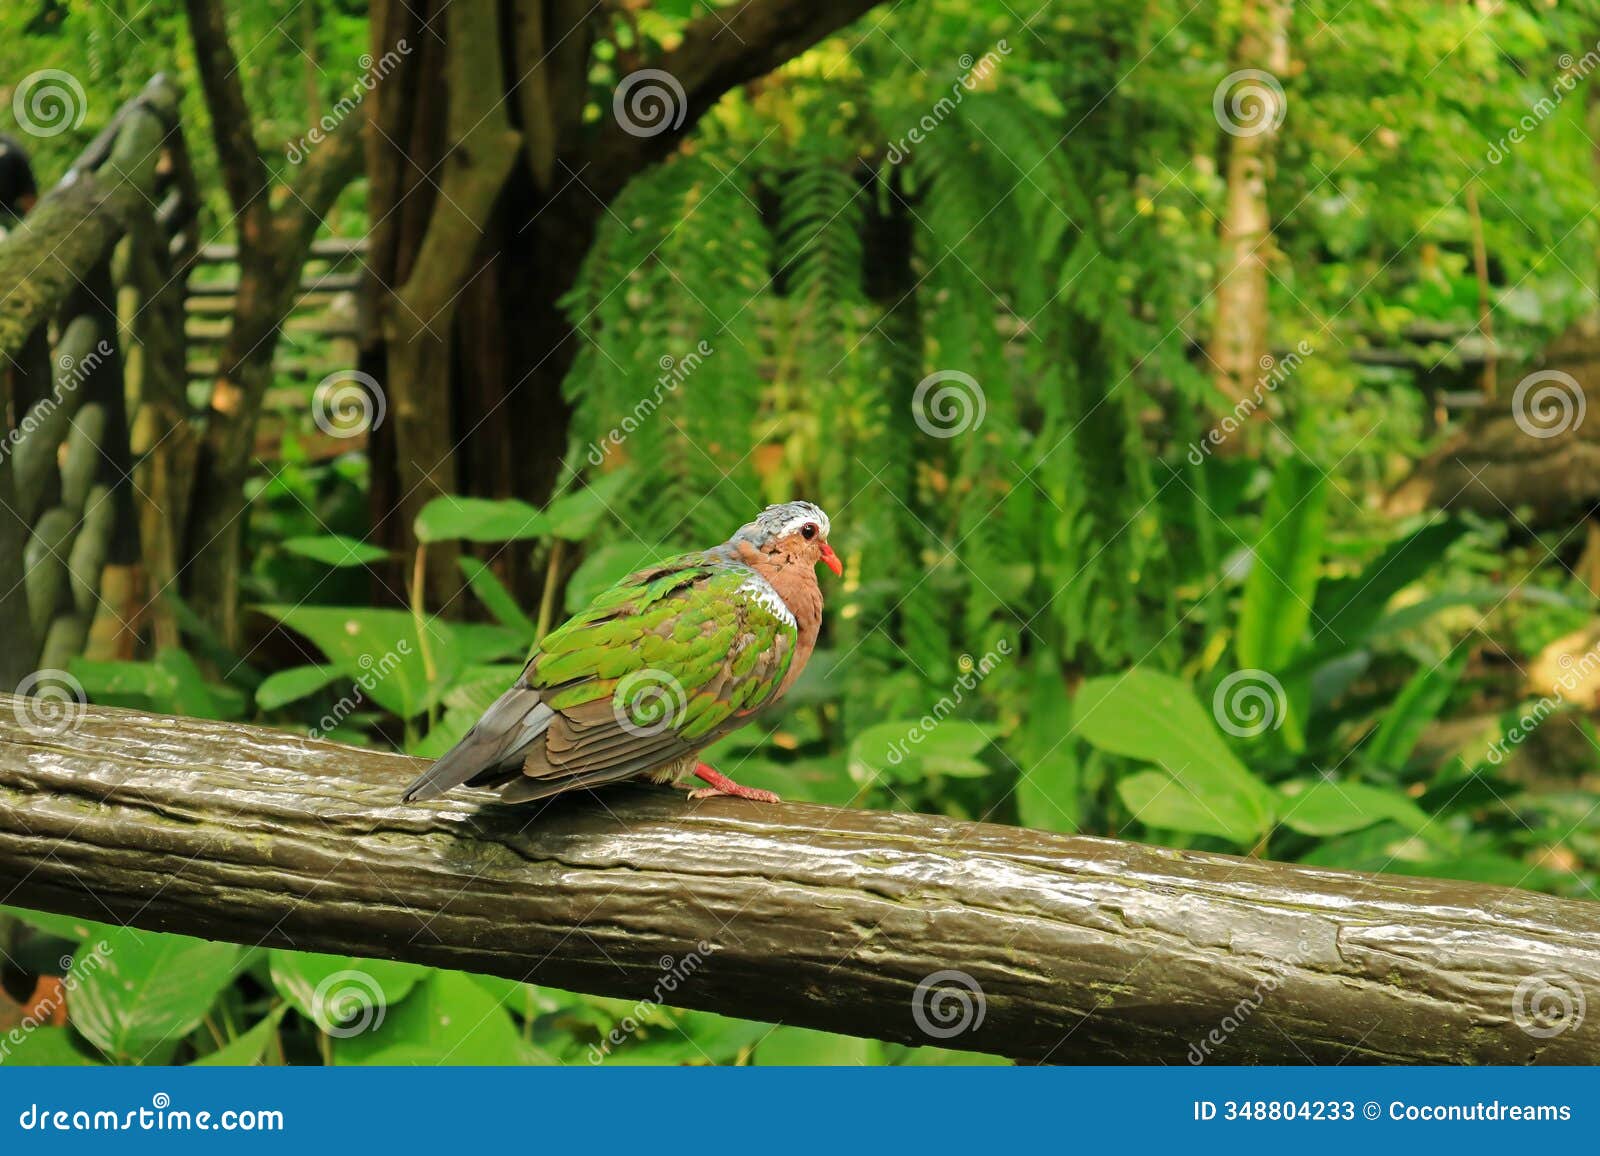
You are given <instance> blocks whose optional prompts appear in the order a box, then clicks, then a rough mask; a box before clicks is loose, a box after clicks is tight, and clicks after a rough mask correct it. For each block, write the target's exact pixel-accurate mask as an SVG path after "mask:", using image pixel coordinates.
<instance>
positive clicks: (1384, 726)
mask: <svg viewBox="0 0 1600 1156" xmlns="http://www.w3.org/2000/svg"><path fill="white" fill-rule="evenodd" d="M1471 656H1472V648H1471V647H1470V646H1467V645H1465V644H1464V643H1461V644H1457V646H1456V648H1455V650H1454V651H1452V652H1451V654H1450V655H1449V657H1447V658H1446V659H1445V660H1444V661H1443V662H1441V663H1439V664H1438V665H1436V666H1431V667H1424V668H1423V669H1421V670H1419V671H1417V673H1416V674H1414V675H1412V676H1411V680H1410V681H1409V682H1407V683H1406V685H1405V686H1404V687H1403V688H1402V689H1401V691H1400V693H1399V695H1397V696H1396V698H1395V700H1394V705H1393V706H1391V707H1390V708H1389V710H1388V713H1386V714H1385V715H1384V716H1383V721H1382V722H1381V723H1379V724H1378V732H1377V734H1375V735H1373V736H1372V741H1371V742H1369V743H1368V744H1367V746H1366V749H1365V750H1364V751H1363V754H1365V755H1366V757H1367V759H1368V760H1369V761H1370V762H1371V763H1372V764H1373V765H1374V766H1378V767H1384V768H1386V769H1388V770H1391V771H1398V770H1400V769H1401V768H1403V767H1404V766H1405V763H1406V760H1407V759H1408V758H1410V757H1411V751H1412V749H1413V748H1414V747H1416V745H1417V740H1418V739H1420V738H1421V737H1422V732H1423V730H1424V729H1425V728H1426V727H1427V725H1428V724H1429V723H1431V722H1432V721H1433V720H1434V719H1435V718H1437V717H1438V715H1439V712H1440V711H1441V710H1443V709H1444V704H1445V702H1446V701H1447V700H1448V699H1449V698H1450V692H1451V691H1452V690H1454V689H1455V685H1456V683H1457V682H1458V681H1460V679H1461V672H1462V671H1463V670H1465V669H1466V666H1467V659H1468V658H1470V657H1471Z"/></svg>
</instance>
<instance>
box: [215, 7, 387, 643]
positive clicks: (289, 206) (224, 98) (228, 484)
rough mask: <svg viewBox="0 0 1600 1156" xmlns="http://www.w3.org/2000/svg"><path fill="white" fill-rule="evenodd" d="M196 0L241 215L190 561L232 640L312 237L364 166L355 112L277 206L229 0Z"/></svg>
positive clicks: (218, 626) (227, 181)
mask: <svg viewBox="0 0 1600 1156" xmlns="http://www.w3.org/2000/svg"><path fill="white" fill-rule="evenodd" d="M186 6H187V8H188V14H189V31H190V35H191V37H192V38H193V40H194V48H195V65H196V68H197V69H198V71H199V73H200V81H201V86H202V87H203V88H204V90H205V96H206V106H207V109H208V110H209V112H210V114H211V130H212V139H213V142H214V143H215V145H216V149H217V157H218V162H219V169H220V172H221V176H222V183H223V185H224V186H225V187H226V188H227V190H228V198H229V200H230V201H231V202H232V203H233V208H234V212H235V216H236V219H237V221H238V230H239V286H238V289H237V293H236V305H235V308H234V313H233V318H232V325H231V327H230V329H229V332H228V337H227V340H226V341H225V342H224V343H223V346H222V349H221V351H220V352H219V354H218V357H217V379H216V381H215V383H214V384H213V385H212V388H211V410H210V414H209V419H208V421H207V424H206V432H205V437H204V440H203V442H202V446H201V458H200V470H199V474H198V478H197V482H196V489H195V500H194V506H193V515H192V518H191V523H190V526H189V529H188V534H187V541H186V545H185V554H186V561H185V565H184V571H185V573H187V575H188V579H189V584H188V590H187V593H188V594H189V595H190V599H191V601H192V602H193V604H194V608H195V611H196V612H197V613H198V614H199V615H200V616H201V617H202V618H203V619H204V620H205V621H206V622H208V623H209V624H210V625H211V626H212V627H213V629H215V630H216V632H217V634H218V636H219V637H220V638H221V639H222V641H223V642H224V644H226V645H229V646H232V645H234V644H236V642H237V640H238V637H239V628H240V623H239V575H240V567H241V563H242V560H243V540H244V519H245V501H244V484H245V480H246V479H247V477H248V476H249V472H250V468H251V465H252V451H253V450H254V447H255V432H256V422H257V420H258V419H259V418H260V416H261V403H262V400H263V399H264V398H265V396H266V392H267V387H268V386H270V385H271V384H272V359H273V355H274V354H275V353H276V351H277V346H278V337H279V331H280V329H281V327H282V325H283V321H284V318H285V317H287V316H288V313H289V310H290V308H291V307H292V306H293V304H294V300H295V297H296V293H297V289H298V287H299V281H300V270H301V268H302V266H304V264H305V259H306V254H307V253H308V252H309V250H310V248H311V241H312V238H313V237H315V236H316V232H317V229H318V227H319V226H320V225H321V223H322V218H323V217H324V216H325V215H326V214H327V212H328V210H329V209H330V208H331V207H332V205H333V202H334V199H335V198H336V197H337V196H338V195H339V193H340V192H341V191H342V190H343V188H344V187H345V185H347V184H349V182H350V181H351V180H353V179H354V178H355V177H356V175H357V174H358V173H359V171H360V163H361V144H360V139H359V133H360V130H361V124H362V118H361V117H359V116H348V117H345V118H344V119H343V120H341V121H339V122H338V123H337V124H336V125H335V126H334V128H333V129H332V130H331V131H329V132H328V133H327V135H326V136H324V137H323V139H322V140H321V141H320V142H318V143H317V144H316V145H315V146H314V147H312V148H311V149H310V150H309V151H308V153H307V155H306V157H305V159H304V160H303V161H302V162H301V163H300V167H299V169H298V171H297V172H296V173H295V175H294V177H293V179H292V180H291V181H290V182H289V188H288V193H289V195H288V196H286V197H285V198H284V199H283V202H282V204H281V205H280V206H279V207H278V208H277V209H273V208H272V206H271V204H270V193H271V189H270V187H269V185H268V182H267V171H266V166H265V165H264V164H263V162H262V160H261V154H260V153H259V151H258V150H257V148H256V141H255V133H254V129H253V128H252V121H251V113H250V108H249V106H248V105H247V104H246V103H245V99H244V90H243V87H242V86H241V84H240V81H239V65H238V61H237V59H236V58H235V57H234V54H233V48H232V46H231V45H230V44H229V43H228V34H227V22H226V20H225V19H224V16H223V12H222V7H221V5H220V4H219V3H218V0H187V4H186Z"/></svg>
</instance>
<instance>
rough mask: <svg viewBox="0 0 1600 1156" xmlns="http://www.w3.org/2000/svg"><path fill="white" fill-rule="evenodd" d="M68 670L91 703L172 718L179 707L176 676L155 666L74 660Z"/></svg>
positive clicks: (150, 663) (136, 663)
mask: <svg viewBox="0 0 1600 1156" xmlns="http://www.w3.org/2000/svg"><path fill="white" fill-rule="evenodd" d="M67 670H68V672H69V673H70V674H71V675H72V677H73V678H75V679H77V680H78V684H79V685H80V686H82V687H83V692H84V694H86V695H88V696H89V700H90V701H91V702H97V703H104V704H105V705H107V706H123V707H133V708H142V709H145V710H156V711H160V712H162V713H164V714H171V713H172V712H173V709H174V707H175V705H176V699H177V691H178V680H177V678H176V676H174V675H173V673H172V672H171V671H170V670H167V669H166V668H165V667H162V666H158V665H157V664H156V663H154V662H125V661H120V660H105V661H101V660H93V659H87V658H74V659H72V660H71V661H70V662H68V663H67Z"/></svg>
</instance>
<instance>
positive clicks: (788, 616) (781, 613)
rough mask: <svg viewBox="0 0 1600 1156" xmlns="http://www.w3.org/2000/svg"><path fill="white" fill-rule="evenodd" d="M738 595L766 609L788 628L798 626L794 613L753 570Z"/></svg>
mask: <svg viewBox="0 0 1600 1156" xmlns="http://www.w3.org/2000/svg"><path fill="white" fill-rule="evenodd" d="M739 593H740V594H745V595H748V596H749V597H750V599H751V601H753V602H755V603H757V604H758V605H761V606H764V607H766V609H767V610H768V611H770V612H771V614H772V616H773V617H774V618H776V619H777V620H778V621H779V622H786V623H788V624H789V625H790V626H796V625H798V623H796V622H795V618H794V612H793V611H791V610H790V609H789V607H788V605H787V604H786V603H785V602H784V601H783V599H782V598H780V597H779V596H778V592H777V591H776V590H774V589H773V588H772V583H771V582H768V581H767V580H766V579H765V578H763V577H762V576H761V575H760V574H757V573H756V572H755V571H754V570H752V571H750V577H748V578H746V579H745V580H744V583H743V584H742V585H741V586H740V587H739Z"/></svg>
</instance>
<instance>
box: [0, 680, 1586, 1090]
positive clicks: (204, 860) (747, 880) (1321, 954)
mask: <svg viewBox="0 0 1600 1156" xmlns="http://www.w3.org/2000/svg"><path fill="white" fill-rule="evenodd" d="M68 705H69V708H70V709H69V711H68V713H67V714H66V715H65V716H64V715H62V714H61V713H59V712H54V713H53V712H50V711H47V710H46V709H45V708H44V707H43V706H42V705H41V704H40V703H38V702H36V701H35V700H31V699H18V698H13V697H9V696H0V902H3V903H8V904H15V905H20V906H24V907H32V908H39V909H43V910H47V911H57V912H66V913H71V914H76V915H79V916H87V917H92V918H95V919H101V920H107V919H117V920H123V921H126V922H129V923H132V924H134V925H137V926H140V927H146V928H152V929H157V930H167V931H182V932H186V933H189V934H193V935H203V936H208V937H211V938H216V939H226V940H233V941H236V942H240V943H247V944H257V943H264V944H269V945H275V946H286V947H296V948H303V949H308V950H313V951H325V952H332V953H339V954H356V955H364V956H381V957H386V958H395V959H406V960H413V961H417V962H421V963H428V964H435V965H438V966H442V967H453V968H462V969H466V970H471V971H478V972H485V973H489V974H493V975H500V976H505V977H508V978H512V979H517V980H523V979H526V980H531V981H534V982H540V983H547V984H552V985H556V986H560V987H566V988H571V989H576V990H579V991H586V992H594V993H600V994H605V995H614V996H624V997H630V998H644V997H648V996H649V995H650V994H651V992H652V990H653V989H654V988H655V985H656V982H657V980H658V979H659V978H660V974H661V962H660V961H661V959H662V958H663V957H665V956H672V957H674V958H683V956H684V953H685V952H687V951H699V952H701V953H702V955H703V957H704V959H705V962H704V963H703V964H702V965H701V966H700V967H699V968H698V969H697V970H696V971H695V972H694V974H693V976H692V978H690V979H689V980H687V981H686V982H683V983H681V984H679V985H678V986H677V988H676V990H675V992H674V994H673V996H672V1002H674V1003H679V1004H682V1005H684V1006H688V1007H695V1008H703V1009H709V1010H714V1011H719V1012H724V1013H727V1014H730V1015H739V1016H747V1017H752V1018H756V1019H762V1020H769V1021H782V1022H785V1023H790V1024H800V1025H804V1026H808V1027H813V1028H823V1029H828V1030H832V1031H840V1032H848V1033H853V1034H856V1035H866V1036H875V1037H879V1038H883V1039H890V1040H900V1041H904V1042H907V1043H937V1044H941V1045H945V1046H950V1047H958V1048H967V1049H972V1050H979V1051H988V1052H994V1053H998V1054H1002V1055H1007V1056H1012V1057H1017V1058H1026V1059H1031V1060H1041V1061H1048V1062H1062V1063H1065V1062H1093V1063H1120V1062H1144V1063H1158V1062H1159V1063H1175V1064H1181V1063H1186V1062H1201V1061H1208V1060H1215V1061H1219V1062H1223V1063H1239V1062H1275V1063H1293V1064H1299V1063H1309V1062H1315V1063H1330V1062H1331V1063H1338V1062H1344V1063H1373V1062H1391V1061H1392V1062H1405V1063H1530V1062H1541V1063H1594V1062H1596V1061H1597V1060H1600V905H1594V904H1589V903H1583V902H1578V901H1573V900H1565V899H1555V898H1550V897H1548V896H1543V895H1535V894H1530V893H1527V892H1521V891H1515V890H1510V889H1507V888H1502V887H1489V886H1481V885H1475V884H1469V883H1459V882H1446V881H1439V880H1424V879H1411V878H1403V877H1398V876H1374V875H1360V874H1354V873H1350V872H1342V871H1331V870H1322V869H1315V868H1309V867H1299V866H1292V865H1286V864H1279V863H1269V862H1263V861H1260V860H1254V859H1242V858H1235V857H1232V856H1226V855H1212V854H1200V853H1192V852H1180V851H1171V850H1164V849H1162V848H1159V847H1150V846H1143V845H1139V844H1134V843H1123V842H1114V841H1110V840H1105V839H1092V838H1069V837H1064V836H1060V835H1053V834H1046V833H1043V832H1038V831H1028V830H1019V829H1016V828H1009V827H1000V826H993V825H989V824H983V823H969V822H958V821H955V820H952V819H946V818H936V817H931V816H927V815H910V814H886V813H881V812H871V811H854V810H840V809H835V808H830V807H820V806H809V805H788V804H783V805H775V806H763V805H759V804H752V803H744V802H740V801H736V800H730V799H713V800H707V801H704V802H700V803H689V802H687V801H685V799H684V798H683V796H682V795H681V794H678V793H675V792H672V791H668V790H665V789H656V790H649V789H643V788H639V789H629V788H622V789H617V790H610V791H607V792H605V793H603V794H601V795H597V796H582V797H577V798H571V799H566V800H561V801H558V802H557V803H555V804H554V805H550V806H546V807H543V808H540V807H531V808H508V807H504V806H501V805H498V804H495V803H493V802H492V801H491V798H492V797H491V796H479V797H472V796H470V795H462V796H459V797H450V798H447V799H444V800H442V801H440V802H438V803H436V804H432V805H425V806H401V805H399V804H398V802H397V799H398V795H399V792H400V789H401V787H402V786H403V784H405V783H406V782H407V781H408V780H409V779H410V778H411V777H412V775H413V774H414V773H415V772H416V771H417V769H418V761H417V760H415V759H410V758H406V757H404V756H400V755H393V754H383V753H377V752H373V751H367V750H359V749H354V748H349V747H342V746H338V745H335V744H332V743H327V742H320V741H314V740H309V739H304V738H300V737H296V736H294V735H290V734H284V733H281V732H275V731H269V730H263V729H259V728H253V727H244V726H235V725H223V724H217V723H208V722H201V721H195V720H189V719H179V718H164V717H158V716H151V715H144V714H138V713H135V712H131V711H119V710H110V709H105V708H99V707H81V706H77V705H76V704H68ZM701 944H704V945H705V947H704V948H701V947H700V946H699V945H701ZM963 993H964V994H963ZM1586 996H1587V998H1588V999H1589V1000H1590V1001H1591V1002H1595V1011H1596V1014H1591V1015H1589V1016H1587V1017H1585V1016H1584V1015H1583V1014H1582V1011H1583V1005H1584V1000H1585V998H1586ZM1563 997H1564V999H1565V1003H1564V1004H1563ZM1563 1010H1564V1011H1565V1013H1566V1014H1565V1015H1564V1016H1563V1015H1561V1014H1560V1013H1561V1012H1562V1011H1563ZM980 1011H981V1014H979V1013H980ZM1552 1016H1553V1017H1554V1018H1552ZM953 1028H954V1029H959V1030H951V1029H953Z"/></svg>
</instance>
